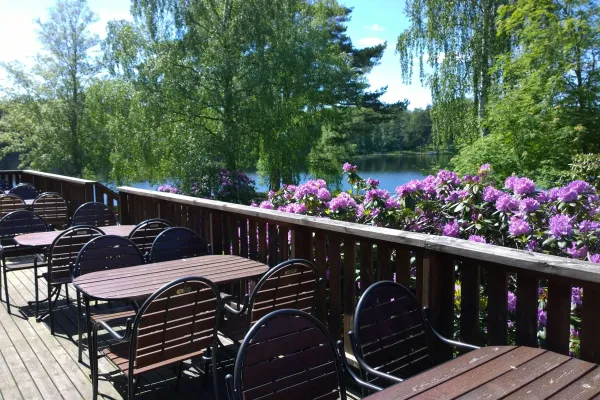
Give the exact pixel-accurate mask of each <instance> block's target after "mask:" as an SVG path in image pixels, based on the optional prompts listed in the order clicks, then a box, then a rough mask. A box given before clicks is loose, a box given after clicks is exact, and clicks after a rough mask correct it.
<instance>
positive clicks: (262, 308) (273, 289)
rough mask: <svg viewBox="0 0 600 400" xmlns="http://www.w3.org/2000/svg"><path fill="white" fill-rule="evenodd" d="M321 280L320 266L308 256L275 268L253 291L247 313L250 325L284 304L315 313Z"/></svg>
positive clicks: (262, 278)
mask: <svg viewBox="0 0 600 400" xmlns="http://www.w3.org/2000/svg"><path fill="white" fill-rule="evenodd" d="M320 280H321V279H320V277H319V272H318V271H317V268H316V267H315V266H314V264H313V263H311V262H310V261H308V260H301V259H293V260H288V261H284V262H282V263H281V264H279V265H277V266H275V267H273V268H271V269H270V270H269V271H267V273H265V274H264V275H263V276H262V277H261V279H260V280H259V281H258V282H257V284H256V286H255V287H254V290H253V291H252V294H251V295H250V301H249V307H248V317H247V318H248V322H249V324H250V325H249V326H252V325H253V324H254V323H256V322H257V321H258V320H259V319H261V318H262V317H264V316H265V315H267V314H268V313H270V312H272V311H275V310H279V309H282V308H293V309H296V310H302V311H305V312H308V313H311V314H312V313H313V312H314V309H315V294H316V291H317V288H318V285H319V282H320Z"/></svg>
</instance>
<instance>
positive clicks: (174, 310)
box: [92, 277, 221, 399]
mask: <svg viewBox="0 0 600 400" xmlns="http://www.w3.org/2000/svg"><path fill="white" fill-rule="evenodd" d="M220 309H221V302H220V299H219V289H218V288H217V287H216V285H215V284H214V283H212V282H211V281H209V280H208V279H206V278H204V277H186V278H181V279H177V280H175V281H173V282H171V283H168V284H166V285H165V286H163V287H162V288H160V289H158V290H157V291H156V292H155V293H154V294H153V295H152V296H150V297H149V298H148V299H147V300H146V301H145V302H144V304H143V305H142V306H141V307H140V309H139V311H138V312H137V313H136V315H135V318H133V319H131V318H130V319H128V320H127V322H126V329H125V333H124V334H123V335H119V334H118V333H116V332H115V331H114V329H113V328H112V327H111V326H110V325H109V324H108V323H106V322H105V321H97V322H95V323H94V328H93V339H92V346H93V347H94V349H93V352H94V353H96V352H97V344H98V330H99V329H100V328H103V329H105V330H106V331H107V332H108V334H109V335H110V336H112V338H113V339H116V340H117V341H118V342H119V343H118V344H116V345H111V346H109V347H108V348H106V349H105V350H104V351H103V353H104V355H105V356H106V357H107V358H108V359H109V360H111V361H112V362H113V363H114V364H115V365H116V366H117V368H118V369H119V370H120V371H122V372H123V373H124V374H125V376H126V377H127V380H128V392H127V393H128V398H129V399H133V398H134V396H135V388H136V382H135V381H137V379H139V378H138V377H139V375H141V374H143V373H145V372H149V371H153V370H155V369H158V368H162V367H166V366H171V365H178V366H179V372H178V375H177V388H179V381H180V379H181V374H182V367H183V361H185V360H188V359H190V358H193V357H198V356H201V355H207V353H209V352H210V356H211V357H210V360H211V364H212V374H213V383H214V388H215V398H219V395H218V382H217V329H218V321H219V313H220ZM205 359H207V360H208V359H209V358H208V357H205ZM95 361H97V359H96V360H95ZM207 366H208V364H206V366H205V374H206V373H207V371H206V367H207ZM92 385H93V398H94V399H96V397H97V395H98V367H97V364H96V363H94V364H93V365H92Z"/></svg>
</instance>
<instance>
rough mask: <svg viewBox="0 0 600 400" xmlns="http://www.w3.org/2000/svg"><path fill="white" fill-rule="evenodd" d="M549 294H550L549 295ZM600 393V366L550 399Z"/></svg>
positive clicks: (582, 397)
mask: <svg viewBox="0 0 600 400" xmlns="http://www.w3.org/2000/svg"><path fill="white" fill-rule="evenodd" d="M548 296H549V295H548ZM599 394H600V368H596V369H594V370H592V371H591V372H589V373H588V374H586V375H584V376H583V377H581V378H580V379H578V380H577V381H575V382H573V383H572V384H571V385H569V386H568V387H566V388H565V389H563V390H561V391H560V392H558V393H557V394H555V395H554V396H552V397H550V398H549V399H550V400H573V399H594V398H596V396H598V395H599Z"/></svg>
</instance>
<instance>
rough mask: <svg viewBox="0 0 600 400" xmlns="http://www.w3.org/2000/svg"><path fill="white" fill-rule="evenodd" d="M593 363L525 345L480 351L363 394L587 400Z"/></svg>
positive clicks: (595, 390) (596, 387)
mask: <svg viewBox="0 0 600 400" xmlns="http://www.w3.org/2000/svg"><path fill="white" fill-rule="evenodd" d="M599 393H600V368H598V366H597V365H596V364H591V363H588V362H585V361H581V360H577V359H574V358H571V357H568V356H565V355H561V354H556V353H552V352H550V351H545V350H542V349H537V348H531V347H513V346H502V347H483V348H481V349H479V350H474V351H471V352H469V353H467V354H464V355H462V356H460V357H457V358H455V359H453V360H451V361H448V362H447V363H444V364H441V365H439V366H437V367H435V368H432V369H430V370H428V371H425V372H423V373H422V374H419V375H416V376H414V377H412V378H410V379H407V380H405V381H404V382H401V383H398V384H396V385H394V386H391V387H389V388H387V389H385V390H383V391H381V392H378V393H375V394H373V395H371V396H368V397H367V398H366V399H369V400H384V399H385V400H399V399H409V398H410V399H456V398H461V399H499V398H503V399H548V398H551V399H564V400H570V399H575V398H577V399H590V398H593V397H595V396H596V395H598V394H599Z"/></svg>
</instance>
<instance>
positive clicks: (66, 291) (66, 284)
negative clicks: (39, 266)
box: [65, 283, 69, 304]
mask: <svg viewBox="0 0 600 400" xmlns="http://www.w3.org/2000/svg"><path fill="white" fill-rule="evenodd" d="M65 296H66V298H67V304H69V284H68V283H65Z"/></svg>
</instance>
